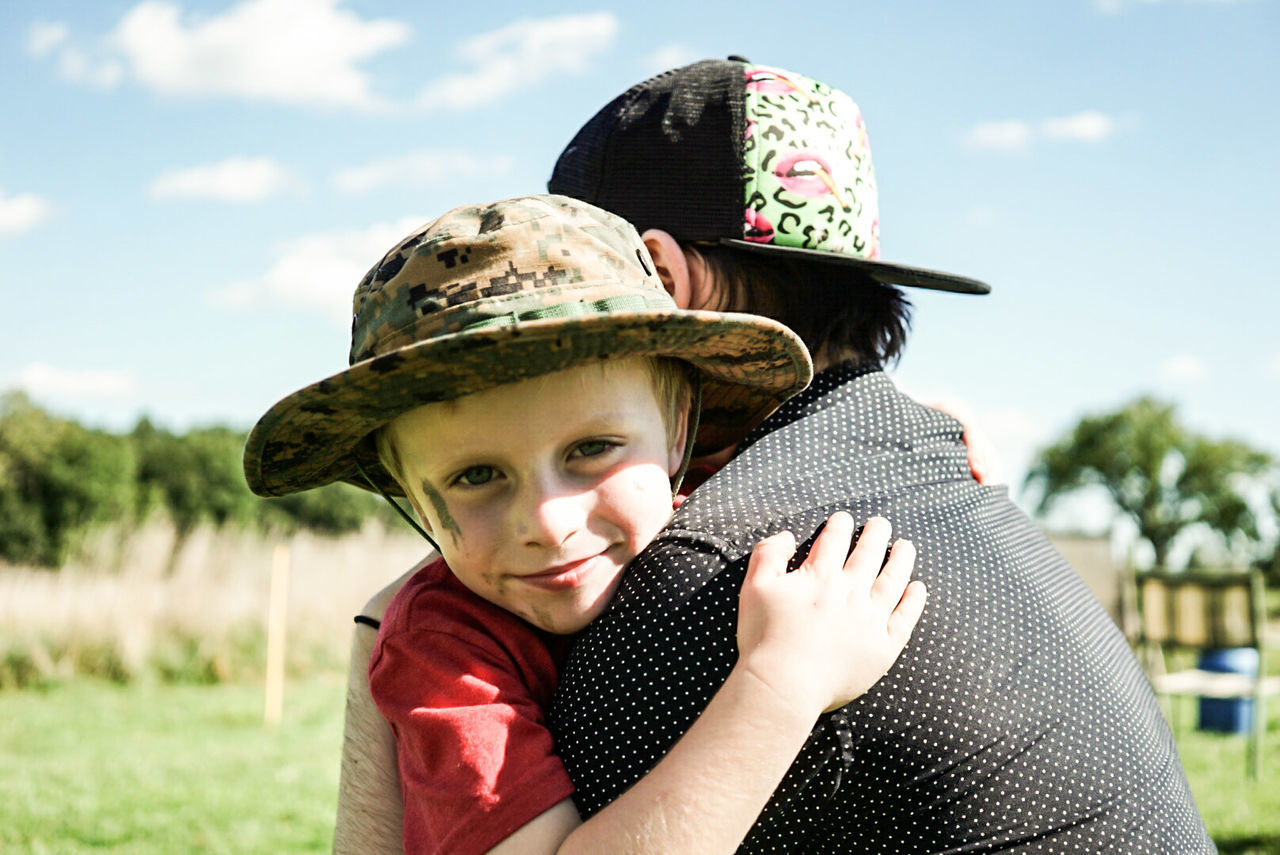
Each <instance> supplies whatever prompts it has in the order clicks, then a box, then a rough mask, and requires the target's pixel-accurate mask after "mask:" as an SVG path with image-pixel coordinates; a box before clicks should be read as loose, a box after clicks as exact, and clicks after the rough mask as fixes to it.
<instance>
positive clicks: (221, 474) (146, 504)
mask: <svg viewBox="0 0 1280 855" xmlns="http://www.w3.org/2000/svg"><path fill="white" fill-rule="evenodd" d="M130 438H131V440H132V442H133V444H134V447H135V448H136V449H137V455H138V483H139V490H138V495H139V502H138V511H139V516H144V515H145V514H146V513H148V512H149V511H150V510H151V509H152V508H153V507H155V506H156V505H157V504H159V505H161V506H163V507H164V508H165V510H167V511H168V513H169V515H170V516H171V517H172V518H173V523H174V525H175V526H177V529H178V534H179V536H180V537H181V536H185V535H187V534H188V533H190V532H191V530H192V529H193V528H195V527H196V525H198V524H199V523H201V522H204V521H207V522H210V523H213V524H214V525H216V526H221V525H226V524H228V523H236V524H241V525H243V524H246V523H249V522H251V521H253V519H254V515H255V511H256V510H257V499H255V497H254V496H253V494H252V493H250V492H249V488H248V486H246V485H245V483H244V475H243V474H242V470H241V463H240V458H241V453H242V449H243V448H244V435H243V434H241V433H238V432H237V431H234V430H232V429H230V428H227V427H207V428H197V429H194V430H191V431H189V432H187V433H186V434H185V435H183V436H178V435H175V434H173V433H170V432H169V431H167V430H164V429H161V428H157V427H156V426H155V425H153V424H152V423H151V422H150V421H149V420H148V419H145V418H144V419H142V420H140V421H139V422H138V424H137V425H136V426H135V427H134V429H133V432H132V433H131V434H130Z"/></svg>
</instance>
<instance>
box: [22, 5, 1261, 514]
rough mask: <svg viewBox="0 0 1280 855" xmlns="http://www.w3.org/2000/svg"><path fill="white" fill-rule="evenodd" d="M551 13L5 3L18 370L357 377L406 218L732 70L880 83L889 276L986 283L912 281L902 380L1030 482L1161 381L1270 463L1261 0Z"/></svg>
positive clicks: (46, 399)
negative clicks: (363, 329)
mask: <svg viewBox="0 0 1280 855" xmlns="http://www.w3.org/2000/svg"><path fill="white" fill-rule="evenodd" d="M530 8H534V7H533V6H532V5H530V4H518V3H508V2H491V3H486V4H484V5H483V6H481V5H478V4H466V3H451V4H439V3H430V4H423V3H407V2H383V1H382V0H348V1H347V2H343V0H241V1H240V2H226V0H216V1H215V0H200V2H194V0H181V1H180V2H178V0H175V2H162V1H161V0H149V2H117V0H95V2H88V0H82V2H73V0H9V2H6V3H4V4H3V5H2V6H0V34H3V35H2V36H0V80H2V81H3V86H0V115H2V116H3V117H4V119H3V124H2V125H0V128H2V129H3V130H2V132H0V276H2V281H3V288H4V295H5V298H6V303H7V309H8V311H7V312H6V313H5V321H4V325H3V333H4V335H3V337H0V388H2V389H13V388H23V389H26V390H27V391H28V392H29V394H30V395H31V396H32V397H33V398H34V399H35V400H36V401H37V402H39V403H41V404H42V405H44V406H46V407H48V408H50V409H52V410H54V411H55V412H58V413H62V414H66V415H70V416H74V417H76V418H78V419H80V420H81V421H84V422H85V423H88V424H92V425H98V426H103V427H108V428H111V429H127V428H129V427H131V426H132V424H133V423H134V421H136V419H137V418H138V417H139V416H140V415H142V414H147V415H149V416H150V417H151V418H152V419H153V420H155V421H158V422H160V423H162V424H165V425H168V426H170V427H172V428H174V429H179V430H182V429H186V428H188V427H191V426H194V425H202V424H210V423H226V424H231V425H235V426H237V427H242V428H247V427H248V426H249V425H250V424H251V423H252V422H253V421H254V420H255V419H256V418H257V416H258V415H259V414H260V413H261V412H263V411H264V410H265V409H266V408H267V407H268V406H269V405H270V404H272V403H273V402H274V401H275V400H276V399H277V398H279V397H281V396H283V395H284V394H285V393H287V392H289V391H291V390H293V389H294V388H296V387H299V386H302V385H304V384H306V383H309V382H312V381H314V380H317V379H319V378H320V377H322V376H325V375H326V374H328V373H331V372H333V371H336V370H339V369H341V368H342V367H344V366H345V362H346V350H347V344H348V341H347V327H348V320H347V317H346V315H347V311H346V310H347V307H348V306H349V300H350V294H351V291H352V289H353V288H354V286H355V283H356V281H357V280H358V279H359V277H360V276H361V275H362V274H363V272H364V271H365V270H366V269H367V268H368V267H369V266H370V265H371V264H372V263H373V262H374V261H376V260H377V259H378V258H379V257H380V256H381V254H382V253H383V251H384V250H386V249H387V248H389V247H390V246H391V244H392V243H394V242H395V241H396V240H397V239H398V238H399V237H401V236H402V235H403V234H405V233H407V232H408V231H409V230H410V229H411V228H412V227H414V226H416V225H417V224H419V223H420V222H424V221H426V220H428V219H430V218H431V217H433V216H435V215H437V214H439V213H442V212H443V211H445V210H447V209H449V208H451V207H453V206H455V205H459V204H464V203H468V202H476V201H484V200H490V199H496V198H502V197H507V196H514V195H520V194H524V193H536V192H542V191H543V190H544V189H545V182H546V178H547V176H548V175H549V173H550V170H551V166H552V164H553V163H554V161H555V158H556V155H557V154H558V153H559V151H560V149H561V148H562V147H563V146H564V144H565V143H566V142H567V141H568V140H569V138H570V137H571V136H572V135H573V133H574V132H575V131H576V130H577V128H578V127H579V126H580V125H581V124H582V123H583V122H584V121H585V120H586V119H587V118H588V117H589V116H590V115H591V114H592V113H594V111H595V110H596V109H598V108H599V107H600V106H601V105H603V104H604V103H605V102H606V101H607V100H609V99H610V98H612V97H613V96H614V95H616V94H617V93H619V92H620V91H622V90H623V89H625V88H626V87H628V86H630V85H631V84H633V83H635V82H637V81H639V80H641V79H643V78H644V77H647V76H649V75H650V74H652V73H656V72H657V71H660V70H662V69H664V68H667V67H670V66H672V65H676V64H681V63H684V62H687V61H692V60H694V59H700V58H704V57H723V56H726V55H728V54H730V53H736V54H741V55H745V56H747V57H749V58H750V59H752V60H753V61H755V62H760V63H765V64H770V65H775V66H781V67H783V68H790V69H793V70H796V71H800V72H803V73H806V74H809V75H810V76H813V77H817V78H818V79H821V80H823V81H825V82H828V83H831V84H832V85H835V86H837V87H839V88H841V89H844V90H845V91H846V92H848V93H849V95H850V96H851V97H852V98H853V99H854V100H855V101H856V102H858V104H859V106H860V107H861V108H862V111H863V114H864V116H865V119H866V122H867V127H868V130H869V132H870V137H871V145H872V150H873V152H874V156H875V163H876V169H877V173H878V178H879V185H880V193H881V229H882V239H883V257H884V258H885V259H887V260H891V261H901V262H904V263H908V264H917V265H921V266H925V267H934V268H938V269H942V270H949V271H953V272H957V273H963V274H966V275H970V276H975V277H978V278H982V279H985V280H986V281H988V282H990V283H991V284H992V286H993V293H992V294H991V295H990V296H989V297H983V298H975V297H964V296H958V295H952V294H943V293H935V292H917V293H915V294H914V295H913V296H914V298H915V299H914V302H915V305H916V314H915V324H914V330H913V333H912V336H911V339H910V341H909V345H908V348H907V353H906V356H905V358H904V359H903V360H902V362H901V364H900V365H899V366H898V367H897V369H895V371H894V374H895V376H896V378H897V379H898V380H899V382H900V383H902V384H903V385H904V386H905V387H906V388H908V389H909V390H911V391H912V392H914V393H916V394H918V395H920V396H921V397H924V398H926V399H953V400H957V401H960V402H962V403H963V405H965V406H967V407H968V408H969V409H970V410H971V411H972V412H973V413H974V414H975V416H976V418H977V419H978V421H979V422H980V423H981V424H982V425H983V426H984V427H985V428H986V430H987V432H988V433H989V434H990V435H991V437H992V439H993V441H994V442H995V443H996V446H997V449H998V451H999V453H1000V455H1001V457H1002V458H1003V460H1004V462H1005V469H1006V472H1007V473H1008V475H1009V476H1010V478H1011V480H1013V481H1014V482H1015V483H1016V482H1017V481H1018V480H1019V479H1020V478H1021V476H1022V473H1023V472H1024V471H1025V467H1026V465H1027V461H1028V460H1029V458H1030V455H1031V454H1032V452H1033V451H1034V449H1035V448H1037V447H1039V446H1041V445H1043V444H1045V443H1047V442H1049V441H1051V440H1052V439H1054V438H1056V437H1057V436H1058V435H1060V434H1061V433H1062V432H1064V431H1065V430H1067V429H1068V428H1069V427H1070V426H1071V425H1073V424H1074V423H1075V421H1076V420H1077V419H1079V418H1080V417H1081V416H1082V415H1084V414H1087V413H1094V412H1099V411H1104V410H1108V409H1114V408H1116V407H1118V406H1119V405H1121V404H1122V403H1124V402H1126V401H1128V400H1130V399H1131V398H1133V397H1135V396H1137V395H1140V394H1144V393H1149V394H1155V395H1159V396H1161V397H1164V398H1166V399H1169V400H1172V401H1174V402H1176V403H1177V404H1178V406H1179V410H1180V413H1181V414H1182V416H1183V418H1184V420H1185V421H1186V422H1188V423H1189V424H1190V425H1192V426H1193V427H1195V428H1198V429H1200V430H1202V431H1205V432H1207V433H1209V434H1211V435H1214V436H1234V437H1239V438H1241V439H1244V440H1246V441H1249V442H1251V443H1253V444H1254V445H1256V446H1259V447H1261V448H1264V449H1268V450H1270V451H1271V452H1273V453H1277V454H1280V427H1277V425H1280V337H1278V336H1277V335H1276V332H1275V330H1276V329H1277V325H1278V321H1277V316H1280V294H1278V290H1277V286H1278V285H1280V282H1277V269H1278V265H1277V263H1276V256H1275V254H1274V250H1273V248H1272V247H1273V246H1274V244H1275V242H1276V234H1277V233H1278V232H1280V203H1278V202H1277V199H1278V198H1280V169H1278V168H1277V163H1276V160H1277V156H1278V155H1277V153H1278V152H1280V142H1278V140H1280V119H1278V118H1277V114H1278V113H1280V111H1278V110H1277V109H1276V105H1277V103H1278V102H1277V98H1278V97H1280V59H1278V58H1277V54H1276V50H1275V44H1276V42H1277V40H1278V37H1280V12H1278V11H1277V6H1276V4H1275V3H1274V2H1272V1H1271V0H1237V1H1236V2H1228V0H1041V1H1040V2H1035V3H1031V2H1024V0H977V2H944V0H937V2H924V0H899V2H895V3H892V4H890V3H872V2H853V1H852V0H838V2H822V1H821V0H815V2H809V3H805V4H790V5H787V6H785V7H782V6H774V7H771V6H768V5H765V4H750V3H738V4H734V5H732V6H730V5H729V4H718V3H700V4H689V3H672V2H668V0H656V2H652V3H649V4H631V5H622V4H616V3H615V4H613V5H592V4H579V5H563V6H558V5H555V4H550V5H546V4H544V5H541V6H538V7H537V8H538V9H539V10H540V11H538V12H536V13H531V12H529V11H528V9H530ZM775 8H782V9H783V11H780V12H779V11H773V9H775ZM1080 513H1082V514H1084V515H1085V516H1087V513H1086V512H1085V511H1080ZM1082 524H1086V525H1088V524H1091V523H1090V522H1089V521H1088V520H1085V519H1083V518H1082Z"/></svg>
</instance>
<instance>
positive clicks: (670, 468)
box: [667, 399, 693, 478]
mask: <svg viewBox="0 0 1280 855" xmlns="http://www.w3.org/2000/svg"><path fill="white" fill-rule="evenodd" d="M691 406H692V402H690V401H689V400H687V399H686V400H685V402H684V404H683V405H682V406H681V407H680V413H679V415H678V416H677V417H676V418H677V422H676V429H675V430H674V431H673V432H672V434H671V437H672V441H671V448H669V449H668V450H667V477H668V478H674V477H676V473H678V472H679V471H680V464H682V463H684V450H685V444H686V443H689V442H692V441H693V437H691V436H689V408H690V407H691Z"/></svg>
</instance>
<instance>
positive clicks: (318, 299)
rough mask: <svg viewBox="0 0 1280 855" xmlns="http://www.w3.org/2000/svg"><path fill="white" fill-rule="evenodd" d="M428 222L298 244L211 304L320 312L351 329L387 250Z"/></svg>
mask: <svg viewBox="0 0 1280 855" xmlns="http://www.w3.org/2000/svg"><path fill="white" fill-rule="evenodd" d="M425 221H426V220H425V219H422V218H416V217H406V218H405V219H402V220H399V221H397V222H394V223H381V224H378V225H374V226H370V227H369V228H367V229H360V230H354V231H343V232H322V233H317V234H311V235H304V236H302V237H299V238H295V239H293V240H291V241H289V242H288V243H286V244H284V245H283V246H282V247H281V248H280V251H279V252H278V253H277V256H276V260H275V262H274V263H273V264H272V265H271V267H270V269H268V270H267V272H266V273H264V274H263V275H262V276H260V277H258V278H256V279H250V280H245V281H241V282H234V283H231V284H229V285H226V286H224V287H222V288H219V289H217V290H215V291H212V292H210V293H209V295H208V299H209V302H211V303H213V304H214V305H218V306H223V307H227V308H247V307H250V306H259V305H269V304H275V305H285V306H293V307H298V308H304V309H312V310H319V311H321V312H324V313H326V314H328V315H329V316H330V317H332V318H334V319H335V320H337V321H338V322H339V323H340V324H342V325H343V326H344V327H345V326H350V324H351V295H352V293H353V292H354V291H355V289H356V284H357V283H359V281H360V279H361V278H362V277H363V276H364V274H365V273H366V272H367V271H368V270H369V268H370V267H371V266H373V264H374V262H376V261H377V260H378V259H379V258H381V257H382V256H383V254H384V253H386V251H387V250H389V249H391V247H393V246H395V245H396V243H397V242H399V241H400V240H402V239H403V238H404V237H405V236H407V235H408V234H409V233H410V232H412V231H413V230H414V229H415V228H417V227H418V226H420V225H422V224H423V223H424V222H425Z"/></svg>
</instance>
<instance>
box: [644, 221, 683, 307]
mask: <svg viewBox="0 0 1280 855" xmlns="http://www.w3.org/2000/svg"><path fill="white" fill-rule="evenodd" d="M640 239H641V240H643V241H644V245H645V248H646V249H648V250H649V255H651V256H653V263H654V265H655V266H656V267H657V272H658V278H659V279H661V280H662V284H663V285H664V286H666V289H667V293H668V294H670V295H671V298H672V299H673V300H675V301H676V305H677V306H679V307H680V308H682V309H688V308H689V307H690V306H691V305H692V303H691V299H692V297H693V294H692V291H691V290H690V287H689V263H688V260H687V259H686V258H685V256H684V249H682V248H681V246H680V244H679V243H677V242H676V239H675V238H673V237H672V236H671V235H670V234H669V233H667V232H664V231H663V230H662V229H646V230H645V233H644V234H642V235H640Z"/></svg>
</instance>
